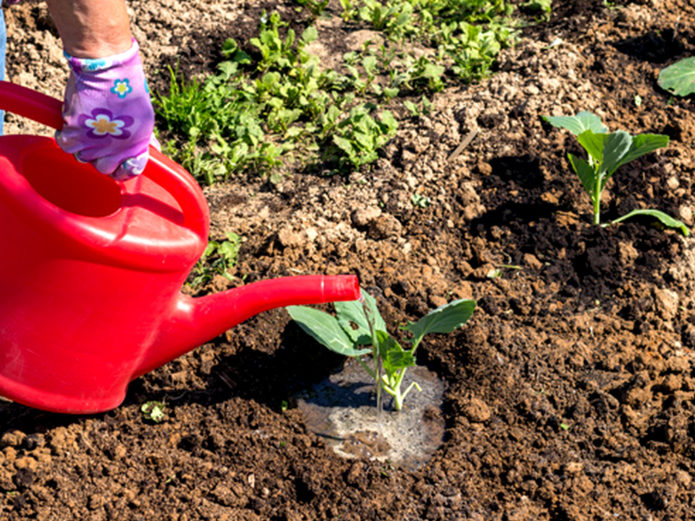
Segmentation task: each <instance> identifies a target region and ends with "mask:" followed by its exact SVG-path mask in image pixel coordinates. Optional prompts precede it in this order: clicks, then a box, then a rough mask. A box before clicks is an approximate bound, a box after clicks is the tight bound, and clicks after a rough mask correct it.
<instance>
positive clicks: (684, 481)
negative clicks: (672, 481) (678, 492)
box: [675, 470, 693, 488]
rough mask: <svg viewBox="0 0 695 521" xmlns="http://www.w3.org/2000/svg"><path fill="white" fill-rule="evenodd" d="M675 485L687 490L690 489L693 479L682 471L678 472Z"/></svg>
mask: <svg viewBox="0 0 695 521" xmlns="http://www.w3.org/2000/svg"><path fill="white" fill-rule="evenodd" d="M675 477H676V483H678V484H679V485H681V486H682V487H685V488H688V487H690V485H691V483H692V482H693V478H691V477H690V474H688V473H687V472H686V471H684V470H679V471H677V472H676V476H675Z"/></svg>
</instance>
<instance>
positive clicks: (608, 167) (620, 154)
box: [599, 130, 632, 188]
mask: <svg viewBox="0 0 695 521" xmlns="http://www.w3.org/2000/svg"><path fill="white" fill-rule="evenodd" d="M631 145H632V136H631V135H630V134H628V133H627V132H625V131H624V130H618V131H616V132H612V133H610V134H608V136H607V137H606V141H605V143H604V147H603V162H602V163H601V164H600V165H599V173H607V174H608V175H606V176H605V177H604V178H603V179H601V188H603V185H605V184H606V181H608V178H609V177H610V176H611V175H612V174H613V172H615V170H616V169H617V168H618V166H620V161H621V160H622V159H623V158H624V157H625V154H627V151H628V150H630V146H631Z"/></svg>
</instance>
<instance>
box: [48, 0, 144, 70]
mask: <svg viewBox="0 0 695 521" xmlns="http://www.w3.org/2000/svg"><path fill="white" fill-rule="evenodd" d="M46 3H47V4H48V10H49V11H50V13H51V18H52V19H53V21H54V22H55V24H56V27H57V28H58V32H59V33H60V37H61V39H62V40H63V46H64V48H65V51H66V52H67V53H68V54H70V55H72V56H75V57H77V58H103V57H105V56H112V55H114V54H119V53H121V52H124V51H127V50H128V49H129V48H130V46H131V38H132V35H131V33H130V23H129V20H128V13H127V11H126V6H125V0H46Z"/></svg>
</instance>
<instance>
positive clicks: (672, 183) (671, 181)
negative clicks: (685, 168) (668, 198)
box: [666, 176, 680, 190]
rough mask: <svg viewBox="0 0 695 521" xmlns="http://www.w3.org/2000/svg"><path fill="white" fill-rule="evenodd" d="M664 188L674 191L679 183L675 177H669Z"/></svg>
mask: <svg viewBox="0 0 695 521" xmlns="http://www.w3.org/2000/svg"><path fill="white" fill-rule="evenodd" d="M666 186H668V187H669V189H671V190H675V189H676V188H678V186H680V183H679V182H678V178H677V177H676V176H671V177H669V178H668V179H667V180H666Z"/></svg>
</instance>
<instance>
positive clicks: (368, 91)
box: [155, 0, 515, 184]
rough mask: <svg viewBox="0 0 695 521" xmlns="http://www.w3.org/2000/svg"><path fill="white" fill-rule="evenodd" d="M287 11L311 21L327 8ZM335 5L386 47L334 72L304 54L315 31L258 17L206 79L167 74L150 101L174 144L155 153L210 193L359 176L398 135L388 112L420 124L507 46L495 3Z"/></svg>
mask: <svg viewBox="0 0 695 521" xmlns="http://www.w3.org/2000/svg"><path fill="white" fill-rule="evenodd" d="M297 3H298V4H299V5H300V6H301V7H300V9H304V10H305V11H307V12H308V13H309V18H310V19H312V20H313V19H315V18H316V17H318V16H325V14H326V8H327V5H328V3H327V2H325V1H324V0H297ZM340 5H341V8H342V13H341V16H342V18H343V20H344V21H345V22H346V23H348V24H351V25H358V26H362V27H369V28H373V29H375V30H377V31H381V32H382V33H383V34H384V43H383V44H381V45H373V44H372V42H367V43H366V44H365V45H364V46H363V48H362V49H360V50H358V51H353V52H350V53H347V54H346V55H345V56H344V57H343V58H344V59H343V63H342V64H341V65H340V66H339V67H338V68H337V69H336V70H331V69H328V68H324V67H322V66H321V64H320V62H319V58H318V57H317V56H314V55H312V54H311V53H309V52H308V50H307V48H308V46H309V45H310V44H311V43H312V42H314V41H315V40H316V39H317V37H318V33H317V31H316V29H315V28H314V27H313V26H309V27H307V28H306V29H305V30H304V31H303V32H302V33H301V34H300V35H299V36H298V35H297V33H295V31H294V30H293V29H292V28H290V27H289V24H288V23H287V22H286V21H283V20H282V19H281V17H280V15H279V14H278V13H271V14H269V15H268V14H265V13H264V14H263V16H262V17H261V20H260V25H259V32H258V35H257V36H256V37H254V38H251V39H250V40H249V41H248V42H242V43H241V44H239V42H236V41H235V40H233V39H231V38H230V39H228V40H226V41H225V43H224V45H223V47H222V54H223V56H224V61H223V62H222V63H220V64H219V66H218V68H217V71H216V72H215V73H214V74H212V75H209V76H207V77H204V78H198V79H197V78H191V79H188V78H185V77H183V75H182V74H181V73H180V72H179V71H177V70H170V87H169V93H168V94H167V95H158V96H156V98H155V107H156V110H157V113H158V116H159V117H160V119H161V121H162V127H163V128H165V129H166V130H167V131H168V134H169V135H170V136H172V139H170V141H169V142H167V143H165V146H164V151H165V152H166V153H167V154H169V155H171V156H173V157H174V159H175V160H177V161H178V162H180V163H181V164H182V165H183V166H184V167H185V168H186V169H188V170H189V171H190V172H191V173H192V174H193V175H194V176H196V177H197V178H198V179H202V180H204V181H205V182H206V183H208V184H212V183H213V182H215V181H216V180H218V179H223V178H225V177H227V176H229V175H230V174H233V173H236V172H241V171H254V172H259V173H262V174H267V175H269V176H270V179H271V181H274V180H278V179H279V178H280V176H281V174H282V173H283V172H285V171H287V170H288V169H289V168H304V167H318V168H321V169H322V170H323V171H328V172H336V171H342V170H351V169H358V168H361V167H363V166H364V165H368V164H370V163H372V162H373V161H375V160H376V159H377V157H378V152H379V150H380V149H381V148H382V147H383V146H384V145H385V144H386V143H387V142H388V141H389V140H390V139H391V138H392V137H393V136H394V135H395V133H396V131H397V128H398V122H397V118H396V116H395V115H394V112H392V111H390V110H387V108H392V107H395V108H396V109H397V110H396V114H398V113H402V114H404V115H405V116H406V117H409V116H417V115H419V114H422V113H426V112H427V111H428V110H429V107H430V101H429V99H428V97H427V96H431V94H432V93H433V92H436V91H439V90H441V89H442V88H444V86H445V85H446V83H447V82H451V81H461V80H463V81H473V80H476V79H478V78H481V77H483V76H484V75H486V74H487V73H488V71H489V70H490V67H491V66H492V64H493V62H494V59H495V56H496V55H497V53H498V52H499V51H500V49H501V48H503V47H504V46H507V45H510V44H511V43H512V42H513V41H514V37H515V31H514V29H513V23H512V21H511V19H510V18H509V16H510V14H511V12H512V7H511V4H509V3H508V2H506V1H504V0H387V1H386V2H385V3H381V2H379V1H377V0H341V1H340ZM417 99H419V100H420V101H419V102H417V103H416V102H415V100H417ZM392 110H393V109H392Z"/></svg>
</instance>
